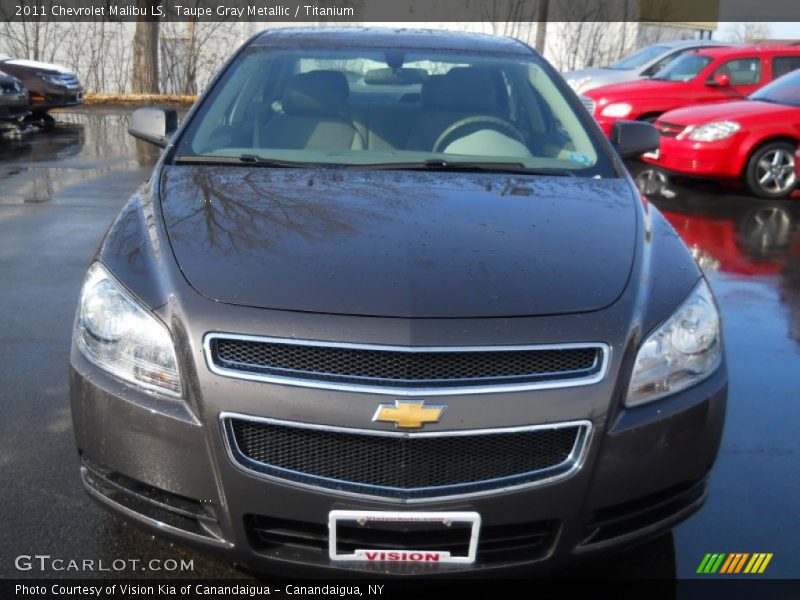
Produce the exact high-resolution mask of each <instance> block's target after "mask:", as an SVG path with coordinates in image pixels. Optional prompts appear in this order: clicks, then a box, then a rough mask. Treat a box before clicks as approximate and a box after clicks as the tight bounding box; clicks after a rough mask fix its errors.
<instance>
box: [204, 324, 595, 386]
mask: <svg viewBox="0 0 800 600" xmlns="http://www.w3.org/2000/svg"><path fill="white" fill-rule="evenodd" d="M205 350H206V358H207V361H208V365H209V368H210V369H211V370H212V371H214V372H215V373H218V374H221V375H227V376H228V377H238V378H242V379H255V380H261V381H271V382H277V383H284V384H292V385H305V386H310V387H325V388H337V387H338V388H341V387H347V388H348V389H359V388H360V389H365V390H366V389H374V388H381V389H382V390H388V391H391V392H393V393H401V394H407V395H411V394H424V395H431V394H436V393H448V390H449V391H450V392H449V393H469V392H471V391H501V390H502V389H503V388H507V387H509V386H516V387H523V388H531V387H558V386H563V385H585V384H588V383H593V382H595V381H598V380H599V379H600V378H602V375H603V370H604V368H605V364H606V363H607V359H608V350H607V348H606V347H605V346H604V345H603V344H564V345H558V346H552V345H550V346H548V345H535V346H488V347H470V346H466V347H458V346H455V347H413V346H412V347H403V346H376V345H359V344H337V343H334V342H317V341H303V340H289V339H281V338H259V337H252V336H243V335H237V334H223V333H220V334H217V333H211V334H208V335H207V336H206V340H205Z"/></svg>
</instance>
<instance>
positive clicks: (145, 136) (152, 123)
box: [128, 108, 178, 148]
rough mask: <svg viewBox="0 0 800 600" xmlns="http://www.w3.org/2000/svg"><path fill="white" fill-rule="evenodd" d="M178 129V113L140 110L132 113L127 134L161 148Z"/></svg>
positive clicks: (155, 109) (171, 110)
mask: <svg viewBox="0 0 800 600" xmlns="http://www.w3.org/2000/svg"><path fill="white" fill-rule="evenodd" d="M177 128H178V113H177V112H176V111H175V110H174V109H172V108H164V109H162V108H140V109H138V110H135V111H133V114H132V115H131V120H130V122H129V123H128V133H130V134H131V135H132V136H133V137H135V138H138V139H140V140H144V141H145V142H150V143H151V144H155V145H156V146H159V147H161V148H164V147H166V145H167V144H168V143H169V139H170V137H171V136H172V134H173V133H175V130H176V129H177Z"/></svg>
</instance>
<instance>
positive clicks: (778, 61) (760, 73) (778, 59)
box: [582, 46, 800, 135]
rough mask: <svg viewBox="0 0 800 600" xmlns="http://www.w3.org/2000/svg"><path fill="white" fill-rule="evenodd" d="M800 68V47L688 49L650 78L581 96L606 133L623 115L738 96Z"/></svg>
mask: <svg viewBox="0 0 800 600" xmlns="http://www.w3.org/2000/svg"><path fill="white" fill-rule="evenodd" d="M797 68H800V46H741V47H735V48H709V49H707V50H698V51H696V52H688V53H686V54H684V55H682V56H680V57H678V58H676V59H675V60H674V61H672V62H671V63H669V64H668V65H667V66H666V67H664V68H663V69H661V70H660V71H659V72H658V73H656V74H655V75H654V76H653V77H651V78H650V79H644V80H640V81H631V82H629V83H618V84H614V85H607V86H603V87H598V88H594V89H592V90H589V91H588V92H586V94H584V96H583V97H582V100H583V102H584V104H585V105H586V107H587V108H589V110H590V111H591V112H592V114H593V115H594V118H595V119H596V120H597V122H598V123H599V124H600V126H601V127H602V128H603V131H604V132H605V133H606V135H609V134H610V133H611V126H612V125H613V124H614V123H615V122H616V121H620V120H623V119H624V120H642V121H654V120H655V119H656V118H657V117H658V116H659V115H661V114H663V113H665V112H667V111H670V110H675V109H676V108H683V107H684V106H693V105H696V104H709V103H712V102H722V101H729V100H739V99H741V98H744V97H745V96H747V95H748V94H751V93H753V92H755V91H756V90H758V89H759V88H761V87H763V86H764V85H766V84H767V83H769V82H771V81H772V80H773V79H777V78H778V77H780V76H781V75H783V74H785V73H788V72H789V71H793V70H794V69H797Z"/></svg>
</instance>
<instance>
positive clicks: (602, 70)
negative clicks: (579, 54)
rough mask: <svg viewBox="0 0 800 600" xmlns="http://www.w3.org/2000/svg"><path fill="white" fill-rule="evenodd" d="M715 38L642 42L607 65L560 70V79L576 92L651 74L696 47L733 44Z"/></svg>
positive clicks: (642, 77)
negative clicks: (562, 73)
mask: <svg viewBox="0 0 800 600" xmlns="http://www.w3.org/2000/svg"><path fill="white" fill-rule="evenodd" d="M733 45H735V44H734V43H732V42H722V41H718V40H675V41H671V42H661V43H659V44H653V45H652V46H646V47H645V48H642V49H641V50H638V51H637V52H634V53H633V54H631V55H630V56H628V57H626V58H623V59H622V60H620V61H619V62H616V63H614V64H613V65H610V66H608V67H594V68H591V69H580V70H578V71H568V72H566V73H564V79H566V80H567V83H568V84H569V85H570V86H571V87H572V89H574V90H575V91H576V92H578V93H584V92H587V91H589V90H591V89H594V88H596V87H600V86H603V85H611V84H613V83H623V82H625V81H635V80H637V79H644V78H646V77H652V76H653V75H655V74H656V73H657V72H658V71H660V70H661V69H662V68H664V67H665V66H667V64H668V63H670V62H672V61H673V60H674V59H675V58H677V57H678V56H680V55H681V54H684V53H686V52H691V51H692V50H697V49H699V48H714V47H720V46H733Z"/></svg>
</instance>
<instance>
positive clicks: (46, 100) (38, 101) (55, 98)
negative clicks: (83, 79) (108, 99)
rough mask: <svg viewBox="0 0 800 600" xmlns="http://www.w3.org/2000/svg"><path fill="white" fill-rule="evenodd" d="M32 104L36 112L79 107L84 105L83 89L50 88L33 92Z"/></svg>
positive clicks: (31, 96)
mask: <svg viewBox="0 0 800 600" xmlns="http://www.w3.org/2000/svg"><path fill="white" fill-rule="evenodd" d="M30 103H31V108H32V109H33V110H34V111H44V110H50V109H51V108H66V107H70V106H78V105H80V104H83V88H80V87H78V88H64V87H57V86H48V87H46V88H44V89H42V90H36V91H33V90H31V91H30Z"/></svg>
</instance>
